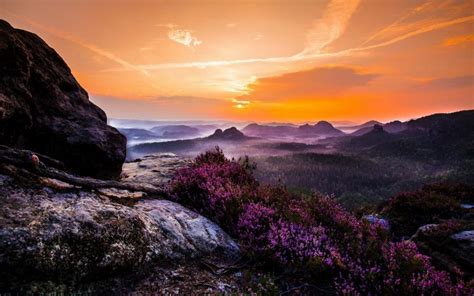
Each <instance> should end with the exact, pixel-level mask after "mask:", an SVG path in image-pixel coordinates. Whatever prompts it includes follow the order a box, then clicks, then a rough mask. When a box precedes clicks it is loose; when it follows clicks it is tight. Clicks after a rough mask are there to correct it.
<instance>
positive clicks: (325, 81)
mask: <svg viewBox="0 0 474 296" xmlns="http://www.w3.org/2000/svg"><path fill="white" fill-rule="evenodd" d="M377 76H378V75H377V74H372V73H361V72H358V71H356V70H354V69H352V68H348V67H317V68H313V69H310V70H304V71H298V72H291V73H285V74H282V75H279V76H270V77H264V78H259V79H257V80H256V81H255V82H253V83H251V84H249V85H248V90H247V92H248V95H243V96H239V97H237V98H236V100H238V101H239V102H241V101H244V100H246V101H252V100H258V101H270V102H275V101H280V100H288V99H300V98H310V99H313V100H317V99H320V98H334V97H337V96H339V95H340V94H343V93H345V92H346V91H348V90H349V89H352V88H355V87H358V86H364V85H366V84H367V83H369V82H370V81H371V80H373V79H374V78H376V77H377Z"/></svg>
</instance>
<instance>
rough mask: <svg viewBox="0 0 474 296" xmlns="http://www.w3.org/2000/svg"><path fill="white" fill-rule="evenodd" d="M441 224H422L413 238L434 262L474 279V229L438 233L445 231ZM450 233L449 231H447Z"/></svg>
mask: <svg viewBox="0 0 474 296" xmlns="http://www.w3.org/2000/svg"><path fill="white" fill-rule="evenodd" d="M442 228H443V227H442V225H440V224H427V225H423V226H421V227H420V228H419V229H418V230H417V232H416V233H415V235H413V236H412V238H411V240H413V241H415V242H416V244H417V246H418V247H419V248H420V250H421V251H423V252H424V253H426V254H427V255H429V256H430V257H432V259H433V260H434V262H436V263H437V264H439V265H441V266H443V267H444V268H445V269H447V270H449V271H451V272H453V273H457V274H459V273H461V275H463V276H464V277H465V278H466V279H467V280H472V278H473V276H474V273H473V270H474V230H464V231H459V232H455V233H453V234H451V235H448V236H446V234H445V233H443V234H442V235H441V236H439V235H436V233H437V232H439V231H443V230H442ZM444 231H446V230H444ZM447 233H449V232H447Z"/></svg>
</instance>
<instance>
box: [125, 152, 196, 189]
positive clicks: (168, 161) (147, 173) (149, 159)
mask: <svg viewBox="0 0 474 296" xmlns="http://www.w3.org/2000/svg"><path fill="white" fill-rule="evenodd" d="M190 164H191V160H190V159H187V158H183V157H177V156H176V155H175V154H173V153H156V154H150V155H146V156H144V157H142V158H139V159H135V160H134V161H130V162H126V163H124V164H123V169H122V176H121V180H122V181H123V182H128V183H131V182H133V183H142V184H149V185H152V186H155V187H159V186H161V185H163V184H165V183H167V182H168V181H170V180H171V178H172V177H173V175H174V173H175V172H176V170H178V169H180V168H182V167H186V166H189V165H190Z"/></svg>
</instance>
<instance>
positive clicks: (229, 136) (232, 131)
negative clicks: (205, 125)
mask: <svg viewBox="0 0 474 296" xmlns="http://www.w3.org/2000/svg"><path fill="white" fill-rule="evenodd" d="M247 139H250V137H247V136H245V135H244V134H243V133H242V132H241V131H239V130H238V129H237V128H235V127H231V128H228V129H226V130H224V131H222V130H221V129H217V130H216V131H215V132H214V134H212V135H210V136H209V137H206V138H204V140H213V141H242V140H247Z"/></svg>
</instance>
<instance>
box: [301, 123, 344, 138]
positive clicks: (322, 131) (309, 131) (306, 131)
mask: <svg viewBox="0 0 474 296" xmlns="http://www.w3.org/2000/svg"><path fill="white" fill-rule="evenodd" d="M298 132H299V134H300V135H311V136H312V135H316V136H326V137H337V136H342V135H344V132H342V131H341V130H338V129H337V128H335V127H334V126H333V125H332V124H330V123H329V122H327V121H320V122H318V123H316V124H315V125H309V124H305V125H302V126H300V127H298Z"/></svg>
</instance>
